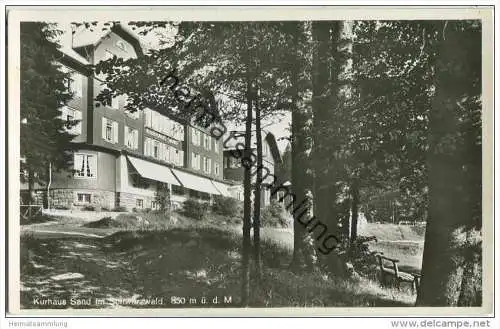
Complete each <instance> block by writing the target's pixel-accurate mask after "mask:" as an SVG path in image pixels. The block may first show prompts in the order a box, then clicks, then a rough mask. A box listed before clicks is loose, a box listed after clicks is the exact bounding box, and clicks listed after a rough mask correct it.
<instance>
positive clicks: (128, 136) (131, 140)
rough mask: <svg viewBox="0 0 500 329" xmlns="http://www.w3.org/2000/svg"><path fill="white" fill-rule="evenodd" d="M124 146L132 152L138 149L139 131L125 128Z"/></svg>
mask: <svg viewBox="0 0 500 329" xmlns="http://www.w3.org/2000/svg"><path fill="white" fill-rule="evenodd" d="M124 136H125V137H124V139H125V145H126V146H127V147H128V148H131V149H132V150H137V149H138V148H139V131H138V130H137V129H134V128H131V127H127V126H125V134H124Z"/></svg>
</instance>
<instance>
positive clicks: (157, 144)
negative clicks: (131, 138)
mask: <svg viewBox="0 0 500 329" xmlns="http://www.w3.org/2000/svg"><path fill="white" fill-rule="evenodd" d="M152 152H153V154H152V156H153V157H154V158H157V159H158V158H159V157H160V142H158V141H157V140H153V146H152Z"/></svg>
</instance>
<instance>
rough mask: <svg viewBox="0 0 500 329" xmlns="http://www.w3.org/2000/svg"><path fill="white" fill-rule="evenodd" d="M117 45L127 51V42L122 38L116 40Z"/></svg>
mask: <svg viewBox="0 0 500 329" xmlns="http://www.w3.org/2000/svg"><path fill="white" fill-rule="evenodd" d="M116 47H117V48H120V49H121V50H123V51H127V46H126V45H125V42H123V41H122V40H118V41H117V42H116Z"/></svg>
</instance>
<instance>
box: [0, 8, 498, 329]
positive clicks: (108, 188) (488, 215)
mask: <svg viewBox="0 0 500 329" xmlns="http://www.w3.org/2000/svg"><path fill="white" fill-rule="evenodd" d="M137 9H138V10H139V9H142V8H141V7H138V8H137ZM224 9H225V8H223V9H220V11H218V13H221V16H217V15H214V16H212V18H211V19H207V18H206V17H205V16H203V17H202V18H201V19H197V18H196V17H193V18H191V19H187V18H186V16H185V15H184V16H183V15H179V16H177V17H176V16H175V15H173V14H170V15H164V16H163V17H166V18H163V19H162V15H161V14H159V13H163V12H164V13H168V11H169V10H170V9H169V8H167V7H156V8H149V12H151V15H152V17H151V18H149V19H148V18H147V17H146V16H144V15H137V16H136V17H134V15H133V9H132V13H131V10H130V8H129V9H128V10H125V9H121V7H118V6H116V7H115V8H111V7H108V8H107V9H105V8H102V9H99V8H97V7H80V8H73V9H61V8H59V9H57V10H55V11H54V12H52V11H50V7H47V8H43V9H42V10H40V11H39V15H38V16H37V15H35V16H33V13H32V12H33V11H35V12H36V9H32V10H31V14H30V15H27V16H28V17H24V16H23V10H26V8H23V9H19V10H18V12H17V15H16V16H15V17H16V19H12V15H11V16H9V15H8V16H7V23H8V28H9V29H13V30H14V31H15V33H12V31H11V30H9V31H8V32H9V38H8V43H7V49H8V51H9V63H8V69H9V76H8V79H9V84H8V87H9V91H10V92H9V98H8V101H7V115H8V128H9V129H8V136H7V138H8V147H9V148H8V149H7V153H8V155H7V157H8V163H9V167H8V168H9V169H8V182H9V183H8V185H9V186H7V188H8V194H7V197H8V201H7V202H6V205H7V208H8V209H7V212H8V223H7V224H8V225H7V226H8V232H9V241H8V243H9V247H10V248H12V246H13V245H15V248H18V252H16V253H14V252H13V251H12V250H14V249H11V250H10V251H9V264H10V265H11V267H10V268H9V277H8V279H9V291H8V294H9V296H10V297H9V298H10V299H9V300H10V303H9V304H10V307H12V308H13V309H17V310H18V311H21V312H29V311H40V310H50V311H51V312H52V313H51V314H57V312H59V311H75V312H78V311H81V310H86V311H89V312H90V311H95V312H99V311H101V310H106V311H127V312H128V311H130V312H134V311H141V310H143V311H144V310H150V309H155V310H158V309H161V310H166V311H168V310H171V309H197V310H200V309H202V310H206V311H210V310H215V309H217V310H216V311H218V313H217V314H220V315H224V314H225V313H224V310H221V309H227V311H228V312H229V311H230V310H233V309H240V310H245V309H254V313H253V314H259V311H258V310H267V309H276V310H279V309H280V308H288V309H290V308H291V309H292V311H291V312H292V314H293V310H295V309H296V310H300V311H301V312H304V314H307V312H308V310H311V311H312V310H317V309H328V310H331V312H332V313H331V314H335V309H337V308H338V309H342V308H344V309H345V308H349V309H353V308H354V309H356V310H357V311H358V312H360V313H359V314H369V312H371V311H372V310H374V312H377V311H379V310H381V311H383V310H392V309H393V308H405V309H410V310H417V311H416V312H418V309H421V310H422V311H423V310H429V308H438V309H441V310H443V308H445V309H446V308H453V309H455V310H462V312H464V313H463V314H465V315H467V314H483V313H485V312H486V313H491V312H493V309H492V305H493V295H494V290H493V288H492V287H493V209H492V208H493V199H492V198H493V197H492V195H493V176H492V172H493V169H492V168H493V155H492V152H493V148H492V145H493V142H492V138H493V137H492V134H493V128H492V126H493V123H492V121H491V120H492V118H493V101H492V97H493V93H492V90H493V79H492V77H493V73H492V72H493V68H492V65H493V64H492V63H493V49H494V46H493V43H494V39H493V38H492V34H493V31H492V9H491V8H482V9H481V8H479V9H478V8H476V9H475V10H474V11H472V9H471V10H470V11H467V10H466V9H463V8H462V13H464V15H456V17H454V16H453V15H444V16H443V18H439V15H437V14H433V11H437V10H438V8H427V9H420V10H418V9H412V8H408V11H411V10H415V13H416V14H415V15H414V17H415V18H412V14H408V12H407V13H406V14H405V15H402V16H401V18H398V17H397V16H395V17H392V18H385V17H386V16H384V15H381V16H380V17H375V18H372V17H368V16H366V18H363V17H362V16H360V15H359V14H353V15H351V16H344V17H345V18H342V19H341V18H338V17H337V16H335V17H333V18H325V17H328V15H320V17H319V18H318V19H314V17H315V16H314V15H309V16H307V15H302V16H300V15H297V13H300V11H295V15H290V18H286V16H283V15H278V16H277V18H275V19H272V18H269V19H267V18H265V19H263V18H262V17H259V16H258V15H254V14H253V12H249V13H248V15H247V16H244V17H246V18H244V19H240V18H241V17H243V16H241V15H240V16H234V17H229V16H230V14H227V13H225V12H224ZM227 9H230V8H227ZM270 9H271V8H270ZM350 9H351V13H356V11H357V10H358V11H359V10H361V9H363V8H358V9H356V8H355V7H352V8H350ZM86 10H94V11H98V12H99V11H102V12H104V13H106V16H105V17H106V18H103V17H104V16H102V15H100V16H99V15H91V14H89V15H87V14H86ZM193 10H194V11H196V10H198V11H200V12H201V11H202V10H201V9H199V8H198V9H193ZM233 10H235V9H234V8H233ZM261 10H262V11H266V10H267V9H266V8H265V7H261ZM283 10H284V9H283ZM322 10H323V9H322V8H321V7H319V8H313V9H311V11H312V12H313V13H315V12H316V13H317V12H321V11H322ZM331 10H332V11H333V12H334V11H335V9H331ZM363 10H368V9H366V8H365V9H363ZM380 10H381V11H384V8H380ZM380 10H379V11H380ZM385 10H388V8H386V9H385ZM12 11H13V12H15V11H16V8H13V9H12ZM154 11H156V12H157V14H156V15H155V14H154V13H153V12H154ZM422 12H423V13H426V14H429V16H430V17H431V18H430V19H426V18H425V17H424V16H425V15H418V13H422ZM49 13H50V14H49ZM120 13H126V15H125V16H124V17H125V18H121V15H120ZM45 14H47V15H48V16H47V18H45ZM34 17H35V19H34ZM263 17H266V16H263ZM14 57H15V62H14V64H11V62H10V61H11V58H14ZM485 65H489V66H491V69H488V68H485ZM14 66H15V67H16V69H15V70H13V69H12V68H13V67H14ZM13 72H14V73H13ZM485 74H486V75H485ZM10 88H12V89H13V90H15V93H14V94H13V93H12V91H11V90H10ZM485 91H488V95H487V96H485ZM11 95H14V96H12V97H11ZM488 120H489V124H488V125H487V124H486V123H485V121H488ZM488 134H489V135H488ZM12 163H13V164H12ZM485 228H487V229H485ZM13 232H14V233H13ZM11 234H14V235H15V238H13V236H14V235H11ZM12 264H17V266H15V267H16V268H15V269H13V268H12ZM14 283H15V284H14ZM12 287H17V290H12ZM12 296H14V297H12ZM363 311H364V313H363ZM54 312H55V313H54ZM187 312H189V310H187ZM387 312H390V311H387ZM431 312H432V310H431ZM457 312H458V311H457ZM478 312H479V313H478ZM481 312H482V313H481ZM61 314H62V313H61ZM96 314H97V313H96ZM165 314H168V313H165ZM227 314H229V313H227ZM240 314H244V312H242V313H241V311H240ZM297 314H298V313H297ZM394 314H395V313H394ZM422 314H423V313H422ZM453 314H459V313H453ZM478 321H479V320H478ZM474 326H475V324H474ZM478 326H480V325H478ZM471 327H472V325H471Z"/></svg>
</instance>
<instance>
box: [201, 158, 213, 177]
mask: <svg viewBox="0 0 500 329" xmlns="http://www.w3.org/2000/svg"><path fill="white" fill-rule="evenodd" d="M203 171H204V172H206V173H207V174H210V173H211V172H212V159H210V158H207V157H205V158H204V159H203Z"/></svg>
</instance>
